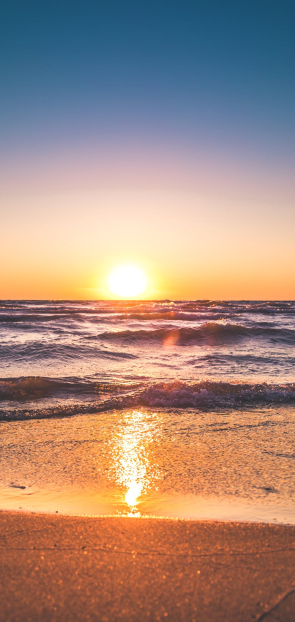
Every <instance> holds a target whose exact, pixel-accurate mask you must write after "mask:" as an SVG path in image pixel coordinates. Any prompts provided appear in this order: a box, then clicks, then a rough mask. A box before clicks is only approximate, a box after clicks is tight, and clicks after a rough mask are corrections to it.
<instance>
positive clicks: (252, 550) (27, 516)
mask: <svg viewBox="0 0 295 622" xmlns="http://www.w3.org/2000/svg"><path fill="white" fill-rule="evenodd" d="M0 538H1V556H0V566H1V569H0V572H1V577H2V580H1V588H0V589H1V594H0V602H1V607H0V620H1V621H3V622H4V621H5V622H7V621H8V620H9V621H13V622H18V621H20V622H21V621H22V620H27V621H29V620H30V621H31V622H35V621H36V622H37V621H38V620H42V621H46V620H57V621H59V620H60V621H72V620H93V621H96V620H99V621H102V622H108V621H109V622H111V621H114V620H124V621H126V622H127V620H128V621H129V620H131V621H134V622H135V621H136V622H137V621H141V620H142V621H144V620H163V621H164V620H166V619H167V620H175V621H177V622H178V621H181V620H183V621H185V622H187V621H190V622H193V621H194V620H195V621H198V622H208V621H209V620H210V622H221V621H222V622H223V621H226V622H250V621H251V620H265V621H266V622H273V621H274V620H276V621H280V622H294V610H295V577H294V556H295V527H293V526H282V525H280V526H275V525H267V524H247V523H231V522H210V521H183V520H165V519H162V520H159V519H148V518H146V519H142V518H130V517H129V518H120V517H101V518H94V517H90V518H85V517H84V518H81V517H69V516H57V515H47V514H33V513H21V512H1V513H0Z"/></svg>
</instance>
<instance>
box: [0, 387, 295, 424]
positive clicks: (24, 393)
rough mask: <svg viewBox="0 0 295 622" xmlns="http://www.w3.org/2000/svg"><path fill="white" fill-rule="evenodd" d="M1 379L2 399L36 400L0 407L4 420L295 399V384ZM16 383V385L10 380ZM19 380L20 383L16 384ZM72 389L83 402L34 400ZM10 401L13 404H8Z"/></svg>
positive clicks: (264, 403)
mask: <svg viewBox="0 0 295 622" xmlns="http://www.w3.org/2000/svg"><path fill="white" fill-rule="evenodd" d="M6 382H7V385H6V387H3V384H2V383H3V381H1V391H2V394H1V399H2V400H3V399H6V401H9V400H10V401H12V400H14V401H15V402H16V401H19V402H21V401H24V400H25V399H26V400H31V402H32V403H31V404H28V405H27V406H26V408H25V409H21V408H20V407H19V406H18V407H17V408H14V409H9V408H7V407H5V410H3V411H0V420H2V421H5V420H6V421H7V420H8V421H9V420H23V419H43V418H48V417H49V418H50V417H68V416H73V415H77V414H85V415H86V414H93V413H99V412H105V411H109V410H122V409H130V408H141V407H145V408H164V409H167V408H168V409H171V408H175V409H196V410H197V411H208V410H210V409H211V410H212V409H216V408H228V409H232V408H240V409H241V408H247V407H248V408H249V407H251V408H253V407H256V406H271V405H273V406H275V405H279V404H280V405H282V404H285V405H287V404H294V403H295V383H284V384H267V383H260V384H257V383H256V384H255V383H231V382H214V381H209V380H203V381H199V382H195V383H187V382H184V381H174V382H156V383H147V384H146V386H145V385H144V384H143V382H135V383H125V384H113V385H112V384H111V383H109V384H108V383H103V382H97V383H91V382H90V383H89V382H83V381H78V380H77V381H76V382H75V381H74V380H73V379H72V380H68V381H63V382H60V381H56V380H50V379H48V378H47V379H45V378H20V379H15V380H12V379H10V380H9V381H6ZM9 383H10V384H9ZM13 383H14V384H13ZM62 385H63V386H62ZM62 390H64V391H66V393H67V397H68V398H69V397H71V398H73V397H75V395H77V393H79V392H80V394H82V393H84V394H85V395H84V399H83V400H82V401H79V402H77V401H76V400H75V401H73V399H71V400H70V401H69V399H67V400H66V399H65V400H64V401H59V403H58V404H56V405H51V406H47V405H45V404H44V403H43V404H42V403H41V405H40V406H39V407H38V408H37V407H36V405H34V401H33V400H34V399H36V398H38V397H39V398H40V397H41V394H42V396H43V397H45V396H46V395H48V394H49V393H52V392H53V393H54V392H55V394H56V393H57V392H58V391H60V392H61V391H62ZM87 394H88V396H89V395H90V394H93V395H95V394H96V399H92V400H90V401H87V399H86V396H87ZM6 403H7V402H6Z"/></svg>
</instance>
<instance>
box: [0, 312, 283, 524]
mask: <svg viewBox="0 0 295 622" xmlns="http://www.w3.org/2000/svg"><path fill="white" fill-rule="evenodd" d="M294 320H295V302H292V301H228V302H225V301H211V300H197V301H169V300H165V301H66V300H64V301H30V300H26V301H23V300H20V301H1V302H0V334H1V339H0V361H1V363H0V365H1V372H0V433H1V436H0V450H1V454H0V467H1V468H0V508H6V509H28V510H33V511H49V512H53V511H54V512H64V513H72V514H73V513H74V514H91V515H93V514H95V515H105V514H115V515H117V514H119V515H129V516H130V515H136V516H139V515H140V516H163V517H166V516H169V517H175V518H208V519H219V520H250V521H268V522H283V523H295V485H294V482H295V478H294V476H295V448H294V440H295V435H294V431H295V425H294V423H295V417H294V413H295V408H294V407H295V378H294V362H295V350H294V346H295V322H294Z"/></svg>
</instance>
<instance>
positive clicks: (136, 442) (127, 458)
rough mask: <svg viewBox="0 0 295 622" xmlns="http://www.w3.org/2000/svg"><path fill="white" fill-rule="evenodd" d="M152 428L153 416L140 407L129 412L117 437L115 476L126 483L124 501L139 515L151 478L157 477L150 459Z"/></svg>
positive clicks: (133, 513)
mask: <svg viewBox="0 0 295 622" xmlns="http://www.w3.org/2000/svg"><path fill="white" fill-rule="evenodd" d="M155 416H156V415H154V417H155ZM158 423H159V422H158ZM153 428H154V425H153V418H150V417H147V416H146V414H145V413H143V412H140V411H138V410H134V411H132V412H126V413H125V414H124V419H123V422H122V425H121V426H120V429H119V431H118V434H117V437H116V440H115V446H114V467H115V473H116V480H117V483H118V484H119V485H120V487H123V490H124V492H125V496H124V501H125V504H127V507H128V513H129V514H130V515H132V516H135V515H136V516H139V515H140V512H139V511H138V505H139V501H140V497H141V496H142V495H143V494H144V493H145V492H146V491H147V489H148V488H149V486H150V485H151V479H152V480H155V479H156V478H157V473H156V472H155V471H154V469H153V467H152V465H151V464H150V462H149V451H148V450H149V445H150V444H151V443H152V442H153Z"/></svg>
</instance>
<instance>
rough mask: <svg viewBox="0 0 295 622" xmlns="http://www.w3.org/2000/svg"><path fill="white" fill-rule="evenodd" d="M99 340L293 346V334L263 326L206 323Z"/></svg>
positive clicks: (114, 333) (118, 333) (111, 335)
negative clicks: (266, 341)
mask: <svg viewBox="0 0 295 622" xmlns="http://www.w3.org/2000/svg"><path fill="white" fill-rule="evenodd" d="M99 337H100V338H102V339H108V340H114V341H129V342H134V341H146V340H150V341H161V342H162V343H164V344H165V343H166V344H167V345H169V344H175V345H176V344H177V345H188V344H190V343H192V342H195V343H198V342H202V341H207V342H210V343H211V344H212V345H213V344H214V343H215V342H219V343H220V342H224V341H236V340H238V339H245V338H251V337H262V338H272V339H274V340H283V341H284V342H290V343H295V330H292V329H287V328H277V327H274V326H270V325H269V324H267V323H265V325H262V324H261V325H256V326H244V325H242V324H230V323H217V322H206V323H205V324H202V325H201V326H199V327H196V328H193V327H192V328H191V327H187V328H186V327H181V328H179V327H177V326H172V327H165V328H163V327H162V328H152V329H138V330H136V329H134V330H132V329H127V330H117V331H108V332H104V333H101V334H100V335H99Z"/></svg>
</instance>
